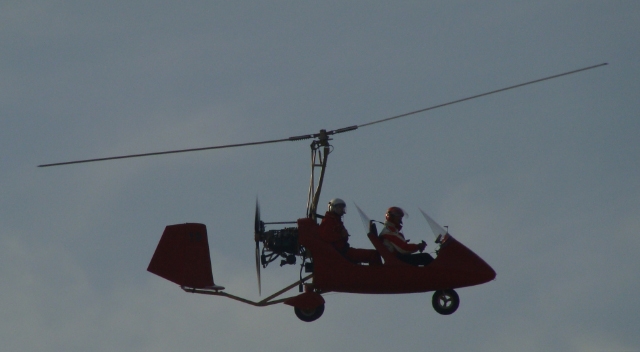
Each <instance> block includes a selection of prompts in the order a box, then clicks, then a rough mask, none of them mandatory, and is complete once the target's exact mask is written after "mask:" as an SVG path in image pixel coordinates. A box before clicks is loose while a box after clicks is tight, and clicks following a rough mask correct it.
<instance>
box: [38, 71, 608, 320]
mask: <svg viewBox="0 0 640 352" xmlns="http://www.w3.org/2000/svg"><path fill="white" fill-rule="evenodd" d="M604 65H607V64H606V63H602V64H598V65H594V66H589V67H585V68H581V69H577V70H573V71H569V72H564V73H561V74H556V75H553V76H548V77H544V78H541V79H537V80H533V81H529V82H525V83H520V84H516V85H513V86H509V87H505V88H501V89H497V90H493V91H490V92H486V93H482V94H477V95H474V96H470V97H466V98H462V99H458V100H454V101H450V102H447V103H443V104H439V105H434V106H431V107H428V108H424V109H420V110H416V111H411V112H408V113H404V114H400V115H396V116H392V117H388V118H385V119H381V120H377V121H373V122H368V123H364V124H360V125H352V126H348V127H344V128H339V129H335V130H325V129H322V130H320V131H319V132H318V133H313V134H306V135H299V136H293V137H288V138H282V139H275V140H266V141H259V142H249V143H240V144H228V145H219V146H212V147H204V148H191V149H180V150H170V151H163V152H154V153H143V154H129V155H122V156H113V157H105V158H96V159H84V160H76V161H68V162H61V163H53V164H43V165H39V167H50V166H61V165H70V164H79V163H88V162H96V161H107V160H115V159H126V158H135V157H146V156H153V155H163V154H174V153H184V152H192V151H202V150H211V149H223V148H233V147H241V146H254V145H261V144H270V143H279V142H285V141H301V140H308V139H311V140H312V141H311V144H310V147H311V181H310V185H309V189H308V196H307V210H306V216H305V217H304V218H301V219H297V220H296V221H288V222H264V221H262V219H261V215H260V206H259V204H258V201H257V200H256V209H255V217H254V236H253V240H254V242H255V261H256V274H257V279H258V291H259V293H260V294H261V274H260V268H261V267H262V268H266V267H267V266H268V265H269V264H270V263H272V262H274V261H275V260H277V259H278V258H280V266H284V265H296V264H297V262H298V258H300V261H301V263H300V277H299V280H297V281H296V282H294V283H293V284H291V285H289V286H287V287H284V288H283V289H281V290H279V291H277V292H275V293H273V294H271V295H269V296H268V297H266V298H264V299H263V300H261V301H258V302H255V301H251V300H248V299H245V298H242V297H239V296H236V295H233V294H230V293H228V292H225V288H224V287H223V286H219V285H217V284H215V283H214V280H213V273H212V268H211V259H210V254H209V241H208V234H207V228H206V226H205V225H204V224H199V223H186V224H176V225H169V226H167V227H166V228H165V231H164V233H163V234H162V237H161V239H160V241H159V243H158V246H157V248H156V251H155V253H154V255H153V257H152V259H151V262H150V263H149V266H148V268H147V270H148V271H149V272H151V273H154V274H156V275H158V276H160V277H162V278H164V279H166V280H169V281H171V282H173V283H175V284H177V285H179V286H180V287H181V288H182V289H183V290H184V291H186V292H190V293H198V294H205V295H212V296H221V297H227V298H231V299H233V300H236V301H240V302H243V303H247V304H250V305H253V306H259V307H262V306H270V305H274V304H279V303H284V304H286V305H289V306H292V307H293V308H294V312H295V314H296V316H297V317H298V318H299V319H300V320H302V321H305V322H311V321H315V320H316V319H318V318H320V316H322V314H323V312H324V308H325V300H324V298H323V295H324V294H326V293H329V292H345V293H360V294H402V293H419V292H431V291H434V294H433V296H432V305H433V308H434V309H435V310H436V312H438V313H440V314H442V315H449V314H452V313H454V312H455V311H456V310H457V308H458V306H459V303H460V299H459V296H458V294H457V292H456V291H455V289H457V288H461V287H468V286H474V285H480V284H483V283H486V282H489V281H492V280H493V279H494V278H495V277H496V273H495V271H494V270H493V269H492V268H491V267H490V266H489V265H488V264H487V263H486V262H485V261H484V260H482V259H481V258H480V257H479V256H478V255H477V254H475V253H474V252H473V251H471V250H470V249H468V248H467V247H465V246H464V245H463V244H462V243H460V242H459V241H457V240H456V239H455V238H453V236H451V235H450V234H449V232H448V231H447V230H446V229H445V228H444V227H442V226H440V225H439V224H438V223H437V222H436V221H434V220H433V219H432V218H431V217H430V216H429V215H427V213H425V212H424V211H422V210H420V212H421V213H422V215H423V216H424V218H425V219H426V220H427V223H428V225H429V227H430V228H431V230H432V231H433V233H434V235H435V236H436V241H435V242H436V244H437V245H438V249H437V250H436V254H437V256H436V258H435V260H434V261H433V262H431V263H429V264H428V265H424V266H414V265H411V264H408V263H405V262H403V261H401V260H399V259H398V258H397V257H396V256H395V255H394V254H393V253H391V252H390V251H389V250H388V249H387V248H386V247H385V246H384V245H383V244H382V240H381V239H380V238H379V237H378V232H377V228H376V226H375V222H374V221H372V220H369V218H368V217H367V216H366V215H365V214H364V212H362V210H361V209H360V208H358V211H359V213H360V216H361V217H362V219H363V224H364V225H365V230H366V233H367V237H368V238H369V240H370V241H371V243H372V245H373V246H374V248H375V249H376V250H377V251H378V253H379V254H380V255H381V257H382V258H383V260H384V263H383V265H381V266H374V265H361V264H355V263H352V262H350V261H348V260H347V259H346V258H345V257H343V256H342V255H341V254H340V253H338V252H337V251H336V250H335V249H334V248H333V247H332V246H331V245H330V244H328V243H326V242H324V241H322V240H321V239H320V238H319V236H318V233H319V224H318V220H319V219H321V218H322V216H321V215H319V214H318V213H317V207H318V202H319V199H320V194H321V191H322V184H323V180H324V177H325V171H326V167H327V159H328V156H329V154H330V153H331V152H332V150H333V149H332V146H331V144H330V141H331V140H332V138H331V136H334V135H337V134H340V133H345V132H350V131H354V130H357V129H360V128H364V127H367V126H371V125H374V124H378V123H382V122H387V121H390V120H394V119H398V118H402V117H406V116H410V115H415V114H418V113H422V112H426V111H429V110H433V109H437V108H441V107H444V106H448V105H453V104H457V103H460V102H463V101H468V100H471V99H476V98H480V97H484V96H487V95H490V94H495V93H499V92H503V91H506V90H510V89H515V88H519V87H523V86H526V85H530V84H534V83H538V82H542V81H546V80H550V79H554V78H558V77H561V76H567V75H570V74H574V73H578V72H582V71H586V70H590V69H594V68H597V67H601V66H604ZM316 178H317V183H316ZM273 225H289V226H288V227H283V228H279V229H270V230H267V229H266V227H267V226H269V227H271V226H273ZM261 245H262V248H261ZM303 272H304V274H306V275H303ZM295 287H298V290H299V292H300V293H299V294H298V295H294V296H289V297H285V298H278V297H280V296H281V295H283V294H284V293H286V292H288V291H290V290H292V289H293V288H295Z"/></svg>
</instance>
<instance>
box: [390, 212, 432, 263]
mask: <svg viewBox="0 0 640 352" xmlns="http://www.w3.org/2000/svg"><path fill="white" fill-rule="evenodd" d="M403 217H404V211H403V210H402V209H401V208H399V207H391V208H389V209H387V214H386V215H385V219H386V221H385V223H384V228H383V229H382V231H381V232H380V238H381V239H382V241H383V244H384V245H385V247H387V248H388V249H389V251H390V252H391V253H395V255H396V257H398V259H400V260H402V261H403V262H406V263H409V264H412V265H427V264H429V263H431V262H432V261H433V257H432V256H431V255H429V253H422V251H424V249H425V248H426V247H427V243H426V242H425V241H422V242H420V243H418V244H413V243H409V240H407V239H405V238H404V235H403V234H402V232H400V230H402V218H403ZM418 251H420V253H415V252H418ZM413 253H415V254H413Z"/></svg>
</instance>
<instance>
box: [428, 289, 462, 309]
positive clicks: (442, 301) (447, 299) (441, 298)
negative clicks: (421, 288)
mask: <svg viewBox="0 0 640 352" xmlns="http://www.w3.org/2000/svg"><path fill="white" fill-rule="evenodd" d="M431 304H432V305H433V309H435V310H436V312H438V313H440V314H442V315H449V314H453V312H455V311H456V309H458V306H459V305H460V297H458V294H457V293H456V291H454V290H438V291H436V292H434V293H433V298H432V299H431Z"/></svg>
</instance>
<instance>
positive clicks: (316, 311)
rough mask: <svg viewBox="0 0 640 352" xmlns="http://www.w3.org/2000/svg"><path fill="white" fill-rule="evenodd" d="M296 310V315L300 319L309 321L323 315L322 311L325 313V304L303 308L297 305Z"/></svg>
mask: <svg viewBox="0 0 640 352" xmlns="http://www.w3.org/2000/svg"><path fill="white" fill-rule="evenodd" d="M294 311H295V312H296V316H297V317H298V319H300V320H302V321H306V322H307V323H309V322H312V321H314V320H316V319H318V318H320V317H321V316H322V313H324V304H321V305H319V306H317V307H315V308H312V309H302V308H297V307H295V308H294Z"/></svg>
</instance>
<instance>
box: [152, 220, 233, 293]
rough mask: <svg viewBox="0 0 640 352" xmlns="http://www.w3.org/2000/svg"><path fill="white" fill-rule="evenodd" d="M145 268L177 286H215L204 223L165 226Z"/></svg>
mask: <svg viewBox="0 0 640 352" xmlns="http://www.w3.org/2000/svg"><path fill="white" fill-rule="evenodd" d="M147 271H149V272H151V273H153V274H156V275H158V276H160V277H162V278H164V279H167V280H169V281H171V282H174V283H176V284H178V285H180V286H186V287H191V288H212V287H218V286H215V284H214V283H213V275H212V273H211V259H210V257H209V241H208V238H207V227H206V226H205V225H204V224H195V223H187V224H179V225H169V226H167V227H166V228H165V230H164V232H163V233H162V238H160V242H159V243H158V247H157V248H156V251H155V253H154V254H153V257H152V258H151V262H150V263H149V267H148V268H147ZM220 288H222V287H220Z"/></svg>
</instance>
